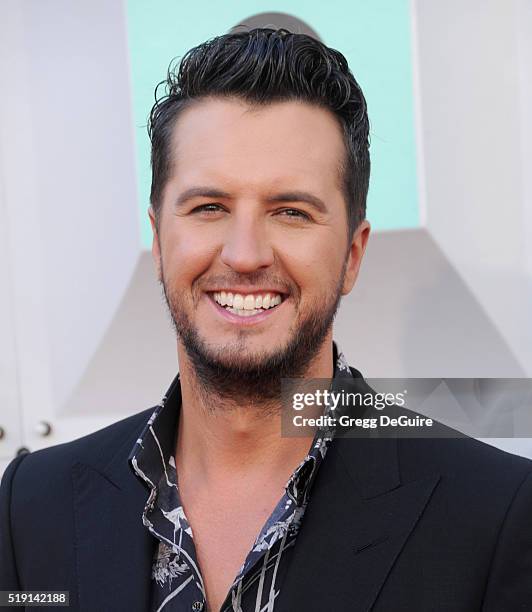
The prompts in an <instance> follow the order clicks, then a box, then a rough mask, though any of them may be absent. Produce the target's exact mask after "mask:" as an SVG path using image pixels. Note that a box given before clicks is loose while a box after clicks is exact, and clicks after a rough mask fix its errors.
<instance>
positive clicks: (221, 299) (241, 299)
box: [209, 291, 286, 317]
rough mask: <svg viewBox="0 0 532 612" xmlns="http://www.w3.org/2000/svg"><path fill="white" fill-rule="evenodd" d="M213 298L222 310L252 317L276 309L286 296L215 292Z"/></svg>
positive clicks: (269, 293) (268, 293) (279, 294)
mask: <svg viewBox="0 0 532 612" xmlns="http://www.w3.org/2000/svg"><path fill="white" fill-rule="evenodd" d="M209 295H210V296H211V298H212V299H213V300H214V301H215V302H216V303H217V304H218V305H219V306H221V307H222V308H224V309H225V310H227V311H228V312H231V313H232V314H235V315H237V316H239V317H252V316H253V315H257V314H261V313H264V312H266V311H269V310H273V309H275V308H276V307H277V306H279V304H281V303H282V302H283V301H284V300H285V299H286V296H285V295H283V294H282V293H274V292H271V291H270V292H264V293H248V294H243V293H233V292H231V291H213V292H211V293H210V294H209Z"/></svg>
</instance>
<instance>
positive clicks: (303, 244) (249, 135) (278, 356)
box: [0, 29, 532, 612]
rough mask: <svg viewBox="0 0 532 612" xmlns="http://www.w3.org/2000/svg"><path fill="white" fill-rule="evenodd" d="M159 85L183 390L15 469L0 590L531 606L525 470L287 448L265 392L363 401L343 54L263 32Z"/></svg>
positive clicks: (163, 254)
mask: <svg viewBox="0 0 532 612" xmlns="http://www.w3.org/2000/svg"><path fill="white" fill-rule="evenodd" d="M166 86H167V89H166V93H165V95H164V96H163V97H162V98H160V99H159V100H158V101H157V102H156V104H155V106H154V108H153V109H152V112H151V115H150V123H149V132H150V137H151V141H152V171H153V175H152V176H153V179H152V190H151V198H150V199H151V207H150V210H149V215H150V220H151V224H152V228H153V249H152V251H153V257H154V261H155V264H156V269H157V274H158V277H159V280H160V282H161V284H162V287H163V289H164V294H165V297H166V301H167V304H168V308H169V312H170V314H171V317H172V320H173V323H174V326H175V329H176V332H177V353H178V362H179V374H178V376H177V377H176V378H175V380H174V381H173V382H172V384H171V386H170V388H169V389H168V391H167V393H166V394H165V396H164V398H163V400H162V401H161V403H160V404H159V405H158V406H157V407H156V408H155V409H151V408H150V409H149V410H147V411H144V412H141V413H139V414H136V415H134V416H132V417H130V418H128V419H125V420H123V421H121V422H119V423H116V424H115V425H112V426H111V427H107V428H106V429H103V430H101V431H99V432H96V433H94V434H91V435H89V436H86V437H84V438H82V439H80V440H77V441H74V442H71V443H68V444H63V445H60V446H57V447H53V448H49V449H45V450H42V451H38V452H34V453H31V454H27V455H23V456H20V457H17V458H16V459H15V460H14V461H13V462H12V463H11V465H10V466H9V467H8V469H7V471H6V473H5V475H4V479H3V482H2V494H1V500H2V515H1V532H0V533H1V553H0V555H1V557H0V559H1V569H0V578H1V580H0V587H1V589H4V590H6V589H9V590H20V589H25V590H44V589H46V590H68V591H69V593H70V602H71V607H72V608H74V609H77V610H78V609H79V610H90V611H96V610H124V611H130V610H162V611H171V610H179V611H184V610H211V611H217V610H224V611H225V610H235V611H236V610H242V611H246V612H247V611H254V612H259V611H261V612H264V611H272V610H275V611H276V612H278V611H285V612H292V611H300V610H301V611H305V612H306V611H311V612H312V611H319V612H323V611H328V610H342V611H343V610H349V611H351V610H353V611H362V610H369V609H371V610H377V611H381V612H383V611H386V612H390V611H392V612H395V611H399V610H409V611H413V610H422V611H426V610H431V611H432V610H440V611H444V610H445V611H453V612H456V611H464V612H465V611H467V612H470V611H472V610H485V611H490V612H501V611H514V610H532V530H531V526H530V516H531V514H532V462H530V461H528V460H526V459H523V458H520V457H516V456H513V455H510V454H507V453H504V452H502V451H499V450H496V449H494V448H492V447H489V446H487V445H485V444H482V443H480V442H477V441H475V440H472V439H469V438H465V437H460V436H458V435H457V437H448V435H445V434H449V431H448V430H447V431H446V430H445V428H443V427H441V428H440V429H439V430H438V431H439V434H442V436H443V437H440V435H438V436H436V437H435V438H433V439H427V438H426V437H423V436H421V437H418V438H408V439H403V438H401V437H399V436H393V435H392V436H386V435H382V436H381V435H374V434H371V435H369V434H368V435H360V436H358V437H354V438H349V437H348V436H347V433H345V432H344V433H342V432H339V431H337V430H336V429H335V428H334V427H320V428H319V429H317V430H316V431H315V432H314V431H313V432H312V433H308V432H306V435H303V436H288V435H284V436H283V435H281V417H282V414H281V413H282V410H281V407H282V402H281V392H280V389H281V379H319V380H326V381H330V383H331V385H332V388H335V389H340V388H342V389H348V390H349V389H351V390H366V391H367V390H368V389H369V387H367V385H365V383H364V381H363V379H362V377H361V374H360V373H359V372H358V371H357V370H355V369H354V368H350V367H349V366H348V365H347V364H346V363H345V360H344V358H343V356H342V354H341V351H340V350H339V348H338V346H337V345H336V344H335V343H333V336H332V323H333V319H334V316H335V313H336V310H337V307H338V304H339V301H340V299H341V296H342V295H346V294H347V293H349V292H350V291H351V289H352V287H353V285H354V283H355V281H356V277H357V274H358V270H359V266H360V263H361V260H362V257H363V254H364V250H365V248H366V243H367V240H368V235H369V224H368V222H367V221H366V220H365V201H366V194H367V189H368V180H369V168H370V162H369V153H368V146H369V145H368V118H367V112H366V104H365V100H364V97H363V94H362V91H361V90H360V87H359V86H358V84H357V83H356V81H355V79H354V78H353V75H352V74H351V72H350V71H349V69H348V67H347V63H346V61H345V59H344V57H343V56H342V55H341V54H340V53H338V52H337V51H334V50H332V49H329V48H327V47H326V46H324V45H322V44H321V43H319V42H317V41H315V40H313V39H312V38H309V37H307V36H304V35H296V34H290V33H288V32H286V31H283V30H278V31H274V30H269V29H259V30H253V31H251V32H248V33H240V34H231V35H226V36H221V37H219V38H216V39H214V40H212V41H209V42H207V43H205V44H203V45H200V46H199V47H197V48H195V49H193V50H192V51H190V52H189V53H188V54H187V55H186V56H185V58H184V60H183V61H182V63H181V66H180V69H179V72H178V74H177V75H176V74H173V73H170V74H169V76H168V80H167V82H166ZM324 414H326V415H329V414H330V411H328V412H326V413H324ZM348 414H350V415H355V416H356V415H357V414H360V410H358V409H353V410H352V411H351V412H348ZM394 414H399V410H398V409H396V408H394ZM451 433H452V432H451ZM454 433H457V432H454Z"/></svg>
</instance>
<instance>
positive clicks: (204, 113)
mask: <svg viewBox="0 0 532 612" xmlns="http://www.w3.org/2000/svg"><path fill="white" fill-rule="evenodd" d="M171 149H172V150H171V156H172V161H173V162H174V163H173V172H172V175H173V176H172V179H175V180H178V181H179V182H180V183H182V182H185V183H188V182H189V181H190V182H195V181H198V180H202V181H205V180H208V181H220V180H224V181H229V182H234V183H235V184H238V185H241V184H245V185H248V186H254V185H257V186H259V185H260V186H265V187H270V186H272V187H273V186H278V187H282V184H283V183H294V182H295V183H304V184H305V186H306V187H307V188H309V187H310V188H314V189H315V190H317V191H322V192H324V194H323V195H325V193H326V192H327V191H329V190H330V189H333V188H336V189H339V186H340V181H339V176H340V167H341V162H342V160H343V158H344V155H345V153H344V152H345V148H344V142H343V136H342V130H341V127H340V125H339V123H338V121H337V119H336V117H335V116H334V115H333V114H332V113H331V112H330V111H328V110H326V109H324V108H321V107H319V106H316V105H312V104H309V103H306V102H300V101H285V102H277V103H272V104H267V105H263V106H254V105H253V106H251V105H249V104H248V103H246V102H244V101H242V100H239V99H235V98H225V99H220V98H208V99H204V100H200V101H197V102H193V103H192V104H191V105H190V106H189V107H188V108H186V109H185V110H184V111H182V113H181V114H180V115H179V118H178V120H177V122H176V125H175V127H174V130H173V134H172V142H171ZM290 186H294V185H293V184H291V185H290Z"/></svg>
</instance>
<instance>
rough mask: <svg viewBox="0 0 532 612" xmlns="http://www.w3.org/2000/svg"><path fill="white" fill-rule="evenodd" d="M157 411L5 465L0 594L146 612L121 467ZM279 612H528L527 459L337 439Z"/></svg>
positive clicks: (460, 447)
mask: <svg viewBox="0 0 532 612" xmlns="http://www.w3.org/2000/svg"><path fill="white" fill-rule="evenodd" d="M353 373H354V374H355V375H358V376H360V375H359V373H358V372H357V371H356V370H353ZM361 380H362V379H361V378H359V379H358V381H359V384H360V381H361ZM152 410H153V409H152V408H150V409H149V410H145V411H144V412H141V413H139V414H136V415H134V416H132V417H129V418H127V419H124V420H122V421H120V422H118V423H115V424H114V425H111V426H110V427H106V428H105V429H102V430H100V431H98V432H96V433H93V434H90V435H88V436H85V437H83V438H80V439H78V440H75V441H73V442H69V443H67V444H61V445H58V446H54V447H51V448H47V449H43V450H40V451H36V452H33V453H30V454H26V455H21V456H19V457H16V458H15V459H14V460H13V461H12V463H11V464H10V465H9V467H8V468H7V470H6V472H5V474H4V477H3V479H2V486H1V489H0V502H1V506H0V590H9V589H17V590H21V589H25V590H41V589H43V590H44V589H45V590H68V591H70V601H71V605H70V610H83V611H89V612H100V611H113V612H116V611H124V612H135V611H139V612H141V611H142V612H144V611H147V610H149V596H150V584H151V577H150V575H151V562H152V555H153V553H154V545H155V540H154V538H153V537H152V536H151V535H150V534H149V533H148V531H147V529H146V528H145V527H144V526H143V525H142V522H141V514H142V510H143V507H144V504H145V502H146V499H147V489H146V488H145V487H144V484H143V483H142V482H140V481H139V480H137V478H136V477H135V476H134V474H133V473H132V471H131V469H130V467H129V465H128V462H127V456H128V454H129V452H130V450H131V448H132V446H133V444H134V442H135V440H136V438H137V437H138V436H139V434H140V432H141V430H142V428H143V426H144V425H145V423H146V421H147V419H148V418H149V416H150V414H151V412H152ZM13 609H15V608H13ZM16 609H17V610H20V608H16ZM57 609H58V610H59V609H61V610H65V609H66V608H57ZM275 610H276V612H277V611H278V610H279V611H280V612H299V611H302V612H329V611H342V612H343V611H353V612H355V611H356V612H362V611H367V610H373V611H376V612H403V611H404V612H413V611H414V612H416V611H422V612H429V611H430V612H439V611H441V612H443V611H445V612H474V611H476V610H482V611H484V612H517V611H530V610H532V461H529V460H528V459H524V458H522V457H517V456H514V455H511V454H509V453H506V452H504V451H501V450H498V449H495V448H493V447H491V446H488V445H487V444H484V443H481V442H478V441H476V440H473V439H471V438H465V437H462V438H437V439H422V438H409V439H396V438H393V437H392V438H379V439H375V438H373V437H371V434H368V436H366V437H363V438H357V439H347V438H344V437H338V438H335V439H334V440H333V442H332V444H331V446H330V448H329V451H328V453H327V457H326V459H325V461H324V463H323V465H322V466H321V468H320V470H319V472H318V475H317V478H316V481H315V482H314V485H313V489H312V491H311V497H310V503H309V506H308V509H307V512H306V514H305V518H304V520H303V523H302V527H301V531H300V533H299V535H298V538H297V543H296V547H295V549H294V556H293V560H292V562H291V564H290V567H289V569H288V572H287V575H286V578H285V580H284V582H283V584H282V585H281V593H280V595H279V598H278V600H277V601H276V605H275ZM246 612H247V611H246Z"/></svg>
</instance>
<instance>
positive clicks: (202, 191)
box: [176, 187, 327, 213]
mask: <svg viewBox="0 0 532 612" xmlns="http://www.w3.org/2000/svg"><path fill="white" fill-rule="evenodd" d="M198 197H203V198H226V199H227V198H230V197H231V194H230V193H227V192H226V191H222V190H221V189H215V188H213V187H191V188H190V189H186V190H185V191H183V193H181V194H180V195H179V197H178V198H177V200H176V206H182V205H183V204H185V203H186V202H187V201H188V200H191V199H193V198H198ZM266 201H267V202H268V203H275V202H285V203H288V202H306V203H307V204H309V205H310V206H312V207H313V208H315V209H316V210H317V211H318V212H320V213H326V212H327V206H326V205H325V203H324V202H323V200H322V199H320V198H318V197H317V196H315V195H313V194H312V193H308V192H307V191H286V192H282V193H278V194H275V195H273V196H270V197H269V198H267V199H266Z"/></svg>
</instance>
